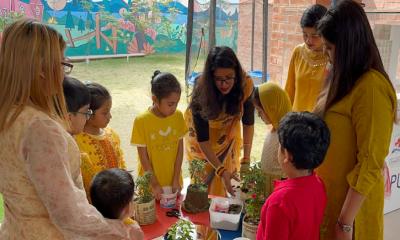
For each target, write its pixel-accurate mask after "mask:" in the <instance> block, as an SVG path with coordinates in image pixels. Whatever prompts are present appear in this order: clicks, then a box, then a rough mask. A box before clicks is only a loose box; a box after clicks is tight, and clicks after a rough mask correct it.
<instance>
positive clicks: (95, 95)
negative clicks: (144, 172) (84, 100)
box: [75, 83, 126, 197]
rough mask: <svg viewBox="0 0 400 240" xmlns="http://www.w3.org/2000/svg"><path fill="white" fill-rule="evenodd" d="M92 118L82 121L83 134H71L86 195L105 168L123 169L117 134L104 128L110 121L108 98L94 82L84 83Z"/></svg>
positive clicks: (123, 163) (102, 88)
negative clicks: (78, 154)
mask: <svg viewBox="0 0 400 240" xmlns="http://www.w3.org/2000/svg"><path fill="white" fill-rule="evenodd" d="M86 87H87V88H88V89H89V92H90V109H92V110H93V115H92V117H91V118H90V119H89V120H88V121H87V122H86V124H85V128H84V132H82V133H80V134H77V135H75V140H76V142H77V144H78V146H79V150H80V151H81V152H82V154H81V155H82V163H81V170H82V178H83V185H84V187H85V190H86V193H87V196H88V197H89V188H90V183H91V181H92V179H93V177H94V175H96V174H97V173H98V172H100V171H102V170H105V169H109V168H122V169H126V165H125V161H124V157H123V153H122V150H121V144H120V139H119V136H118V134H117V133H116V132H115V131H114V130H112V129H111V128H109V127H107V125H108V123H109V122H110V120H111V113H110V111H111V106H112V100H111V95H110V93H109V92H108V90H107V89H106V88H104V87H103V86H101V85H100V84H97V83H88V84H86Z"/></svg>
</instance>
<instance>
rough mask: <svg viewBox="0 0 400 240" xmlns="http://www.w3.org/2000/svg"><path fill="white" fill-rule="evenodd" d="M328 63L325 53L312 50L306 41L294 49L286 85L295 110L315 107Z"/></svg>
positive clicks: (310, 109) (306, 109)
mask: <svg viewBox="0 0 400 240" xmlns="http://www.w3.org/2000/svg"><path fill="white" fill-rule="evenodd" d="M327 63H328V58H327V56H326V55H325V54H323V53H322V52H314V51H311V50H310V49H308V48H307V46H306V45H305V44H304V43H303V44H300V45H298V46H297V47H296V48H295V49H294V50H293V54H292V59H291V60H290V65H289V70H288V77H287V80H286V86H285V90H286V92H287V93H288V95H289V97H290V100H291V102H292V105H293V111H312V110H313V109H314V106H315V104H316V101H317V98H318V96H319V94H320V92H321V89H322V85H323V82H324V79H325V72H326V71H325V69H326V64H327Z"/></svg>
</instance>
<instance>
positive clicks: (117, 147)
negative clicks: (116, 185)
mask: <svg viewBox="0 0 400 240" xmlns="http://www.w3.org/2000/svg"><path fill="white" fill-rule="evenodd" d="M111 136H112V138H113V140H114V142H115V143H116V145H115V151H116V152H117V155H118V168H121V169H125V170H126V163H125V159H124V152H123V151H122V149H121V140H120V138H119V136H118V134H117V133H116V132H115V131H114V130H111Z"/></svg>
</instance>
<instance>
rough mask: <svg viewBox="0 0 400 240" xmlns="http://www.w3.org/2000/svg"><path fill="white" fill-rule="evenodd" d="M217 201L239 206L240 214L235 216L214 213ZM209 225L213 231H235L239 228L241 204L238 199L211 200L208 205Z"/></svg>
mask: <svg viewBox="0 0 400 240" xmlns="http://www.w3.org/2000/svg"><path fill="white" fill-rule="evenodd" d="M218 199H223V200H228V201H229V204H238V205H240V212H239V213H237V214H229V213H220V212H215V211H214V209H215V205H216V202H218V201H221V200H218ZM209 211H210V225H211V227H212V228H214V229H224V230H230V231H236V230H237V229H238V227H239V222H240V214H241V213H242V211H243V203H242V201H240V200H239V199H234V198H212V200H211V205H210V209H209Z"/></svg>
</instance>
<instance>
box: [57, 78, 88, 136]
mask: <svg viewBox="0 0 400 240" xmlns="http://www.w3.org/2000/svg"><path fill="white" fill-rule="evenodd" d="M63 89H64V97H65V101H66V103H67V108H68V119H69V121H70V122H69V124H70V126H69V129H68V132H69V133H70V134H72V135H76V134H78V133H80V132H82V131H83V128H84V126H85V123H86V120H89V118H90V117H91V116H92V115H93V112H92V110H90V109H89V104H90V93H89V89H88V88H87V87H86V86H85V84H83V83H82V82H81V81H79V80H78V79H75V78H72V77H68V76H66V77H64V81H63Z"/></svg>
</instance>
